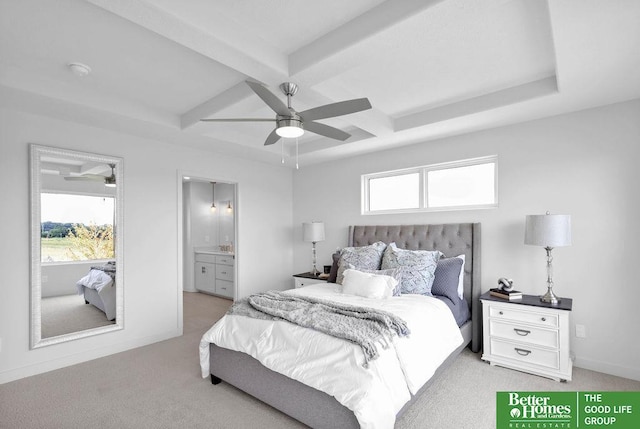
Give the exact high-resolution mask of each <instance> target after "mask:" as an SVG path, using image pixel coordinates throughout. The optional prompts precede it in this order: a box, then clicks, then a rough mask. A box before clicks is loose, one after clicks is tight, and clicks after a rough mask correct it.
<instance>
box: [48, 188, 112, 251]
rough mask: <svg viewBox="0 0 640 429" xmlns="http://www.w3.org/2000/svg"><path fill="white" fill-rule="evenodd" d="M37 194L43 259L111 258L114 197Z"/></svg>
mask: <svg viewBox="0 0 640 429" xmlns="http://www.w3.org/2000/svg"><path fill="white" fill-rule="evenodd" d="M40 198H41V199H40V205H41V213H42V214H41V219H42V221H41V224H40V237H41V238H40V255H41V261H42V262H66V261H90V260H99V259H111V258H114V255H115V252H114V240H113V223H114V221H113V219H114V214H115V210H114V209H115V198H114V197H111V196H92V195H79V194H78V195H76V194H56V193H45V192H43V193H42V194H41V197H40Z"/></svg>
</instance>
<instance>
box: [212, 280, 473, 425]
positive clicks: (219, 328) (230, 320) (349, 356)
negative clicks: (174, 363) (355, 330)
mask: <svg viewBox="0 0 640 429" xmlns="http://www.w3.org/2000/svg"><path fill="white" fill-rule="evenodd" d="M338 288H339V286H336V285H335V284H316V285H311V286H307V287H304V288H300V289H293V290H291V291H289V293H291V294H295V295H306V296H313V297H319V298H323V299H331V300H334V301H337V302H342V303H348V304H353V305H361V306H366V307H372V308H379V309H383V310H386V311H389V312H392V313H394V314H396V315H398V316H400V317H402V318H403V319H404V320H405V321H406V322H407V325H408V326H409V329H410V330H411V335H410V336H409V337H406V338H398V337H396V338H395V339H394V342H393V346H392V347H389V348H388V349H386V350H380V357H379V358H378V359H376V360H373V361H371V362H370V363H369V368H368V369H367V368H364V367H363V366H362V364H363V362H364V356H363V354H362V350H361V348H360V346H358V345H356V344H353V343H351V342H348V341H345V340H342V339H337V338H334V337H331V336H329V335H326V334H323V333H321V332H318V331H314V330H311V329H306V328H301V327H299V326H297V325H294V324H292V323H289V322H285V321H269V320H260V319H252V318H248V317H245V316H228V315H227V316H224V317H223V318H222V319H220V320H219V321H218V322H217V323H216V324H215V325H214V326H213V327H212V328H211V329H209V331H207V332H206V333H205V334H204V336H203V337H202V340H201V342H200V367H201V369H202V377H208V376H209V343H214V344H217V345H218V346H220V347H224V348H227V349H230V350H235V351H240V352H243V353H246V354H248V355H250V356H252V357H254V358H255V359H257V360H258V361H260V363H262V364H263V365H264V366H265V367H267V368H269V369H271V370H273V371H276V372H278V373H281V374H284V375H286V376H287V377H289V378H292V379H294V380H298V381H300V382H301V383H304V384H306V385H308V386H311V387H313V388H315V389H318V390H321V391H323V392H325V393H327V394H329V395H332V396H334V397H335V398H336V399H337V400H338V402H340V403H341V404H343V405H344V406H346V407H347V408H349V409H350V410H351V411H353V412H354V414H355V416H356V418H357V419H358V422H359V423H360V427H361V428H375V429H382V428H393V426H394V424H395V417H396V414H397V413H398V411H400V409H401V408H402V406H403V405H404V404H405V403H406V402H407V401H408V400H409V399H410V393H411V394H415V393H416V392H417V391H418V390H419V389H420V387H422V386H423V385H424V383H426V382H427V381H428V380H429V378H431V376H432V375H433V373H434V372H435V370H436V369H437V368H438V366H439V365H440V364H441V363H442V362H443V361H444V360H445V359H446V358H447V356H448V355H449V354H450V353H451V352H452V351H453V350H455V349H456V348H457V347H458V346H459V345H460V344H462V335H461V334H460V330H459V328H458V326H457V325H456V322H455V320H454V318H453V315H452V314H451V311H450V310H449V308H448V307H447V306H446V305H445V304H444V303H443V302H442V301H440V300H438V299H436V298H433V297H427V296H422V295H402V296H398V297H392V298H388V299H371V298H362V297H358V296H354V295H345V294H342V293H340V292H339V289H338Z"/></svg>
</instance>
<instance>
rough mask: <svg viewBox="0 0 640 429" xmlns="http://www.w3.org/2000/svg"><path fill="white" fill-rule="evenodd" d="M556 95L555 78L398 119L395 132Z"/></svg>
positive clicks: (556, 84)
mask: <svg viewBox="0 0 640 429" xmlns="http://www.w3.org/2000/svg"><path fill="white" fill-rule="evenodd" d="M553 94H558V83H557V80H556V76H555V74H554V75H553V76H549V77H546V78H543V79H539V80H536V81H534V82H529V83H525V84H522V85H518V86H513V87H511V88H507V89H503V90H500V91H495V92H492V93H490V94H486V95H481V96H478V97H473V98H469V99H466V100H463V101H459V102H456V103H450V104H446V105H444V106H439V107H434V108H432V109H426V110H423V111H421V112H416V113H412V114H409V115H405V116H402V117H399V118H396V119H395V121H394V129H395V131H403V130H408V129H410V128H417V127H421V126H425V125H429V124H434V123H437V122H443V121H446V120H449V119H455V118H460V117H463V116H467V115H472V114H474V113H479V112H484V111H487V110H491V109H495V108H498V107H504V106H508V105H512V104H516V103H520V102H523V101H527V100H531V99H534V98H537V97H542V96H545V95H553Z"/></svg>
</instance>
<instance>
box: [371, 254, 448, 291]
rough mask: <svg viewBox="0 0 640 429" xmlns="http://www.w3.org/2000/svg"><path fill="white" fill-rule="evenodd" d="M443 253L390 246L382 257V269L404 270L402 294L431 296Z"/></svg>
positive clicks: (401, 285)
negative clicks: (437, 267)
mask: <svg viewBox="0 0 640 429" xmlns="http://www.w3.org/2000/svg"><path fill="white" fill-rule="evenodd" d="M441 256H442V252H440V251H438V250H435V251H430V250H406V249H398V247H397V246H396V244H395V243H391V244H389V246H387V248H386V250H385V251H384V256H383V257H382V267H381V268H382V269H383V270H386V269H389V268H402V270H403V273H402V281H401V283H400V290H401V293H417V294H421V295H431V285H432V284H433V279H434V276H435V271H436V266H437V264H438V260H439V259H440V257H441Z"/></svg>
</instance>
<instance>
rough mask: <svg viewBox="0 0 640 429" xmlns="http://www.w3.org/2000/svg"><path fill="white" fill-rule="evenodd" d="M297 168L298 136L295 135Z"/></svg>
mask: <svg viewBox="0 0 640 429" xmlns="http://www.w3.org/2000/svg"><path fill="white" fill-rule="evenodd" d="M297 169H298V137H296V170H297Z"/></svg>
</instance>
